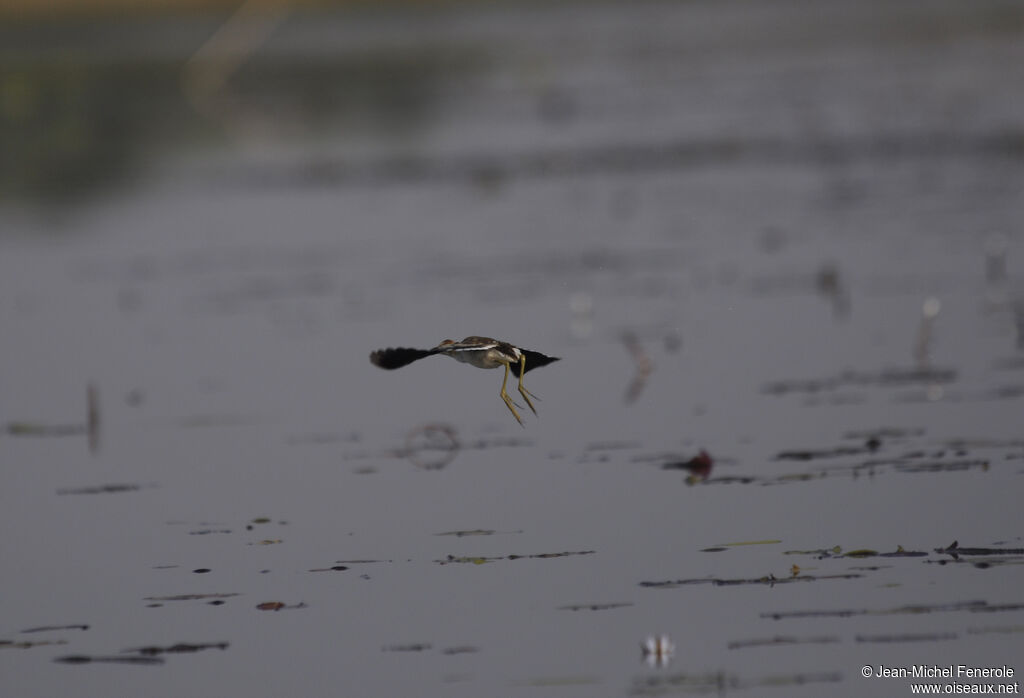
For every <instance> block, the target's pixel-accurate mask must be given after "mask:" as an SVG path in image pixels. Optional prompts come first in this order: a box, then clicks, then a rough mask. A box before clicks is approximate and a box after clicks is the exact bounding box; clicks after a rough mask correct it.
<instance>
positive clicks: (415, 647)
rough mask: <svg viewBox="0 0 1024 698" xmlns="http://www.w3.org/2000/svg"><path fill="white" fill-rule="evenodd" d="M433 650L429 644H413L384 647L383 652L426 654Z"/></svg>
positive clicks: (381, 649)
mask: <svg viewBox="0 0 1024 698" xmlns="http://www.w3.org/2000/svg"><path fill="white" fill-rule="evenodd" d="M431 648H433V645H431V644H430V643H429V642H411V643H408V644H404V645H384V646H383V647H381V648H380V651H381V652H426V651H427V650H429V649H431Z"/></svg>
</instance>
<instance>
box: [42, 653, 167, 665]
mask: <svg viewBox="0 0 1024 698" xmlns="http://www.w3.org/2000/svg"><path fill="white" fill-rule="evenodd" d="M53 661H55V662H58V663H60V664H98V663H105V664H136V665H143V666H151V665H156V664H163V663H164V658H163V657H133V656H126V655H116V654H115V655H112V656H93V655H88V654H69V655H66V656H63V657H54V658H53Z"/></svg>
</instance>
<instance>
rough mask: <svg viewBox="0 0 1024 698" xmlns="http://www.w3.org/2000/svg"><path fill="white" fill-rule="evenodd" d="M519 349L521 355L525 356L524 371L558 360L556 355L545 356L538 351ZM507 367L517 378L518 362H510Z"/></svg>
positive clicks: (527, 371)
mask: <svg viewBox="0 0 1024 698" xmlns="http://www.w3.org/2000/svg"><path fill="white" fill-rule="evenodd" d="M519 351H521V352H522V353H523V356H525V357H526V368H525V370H524V373H529V372H530V371H532V370H533V369H535V368H540V367H541V366H547V365H548V364H550V363H553V362H555V361H558V360H559V358H558V357H557V356H547V355H545V354H541V353H540V352H539V351H530V350H529V349H520V350H519ZM508 367H509V368H510V369H512V373H513V374H515V376H516V378H518V377H519V364H517V363H511V364H509V365H508Z"/></svg>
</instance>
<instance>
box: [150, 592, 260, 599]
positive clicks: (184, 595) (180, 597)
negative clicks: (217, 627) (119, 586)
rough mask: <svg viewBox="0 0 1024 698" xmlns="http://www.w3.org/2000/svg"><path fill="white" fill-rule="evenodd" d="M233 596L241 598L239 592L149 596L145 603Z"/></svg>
mask: <svg viewBox="0 0 1024 698" xmlns="http://www.w3.org/2000/svg"><path fill="white" fill-rule="evenodd" d="M232 596H241V594H240V593H238V592H228V593H223V594H175V595H173V596H147V597H145V598H144V599H143V600H144V601H204V600H207V599H229V598H231V597H232Z"/></svg>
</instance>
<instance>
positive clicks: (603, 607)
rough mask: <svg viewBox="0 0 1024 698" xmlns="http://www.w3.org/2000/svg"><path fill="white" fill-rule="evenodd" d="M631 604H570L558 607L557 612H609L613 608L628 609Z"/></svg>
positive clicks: (622, 602) (627, 602) (621, 602)
mask: <svg viewBox="0 0 1024 698" xmlns="http://www.w3.org/2000/svg"><path fill="white" fill-rule="evenodd" d="M632 605H633V604H632V603H631V602H629V601H619V602H614V601H613V602H611V603H571V604H566V605H565V606H559V607H558V609H557V610H559V611H610V610H611V609H613V608H628V607H629V606H632Z"/></svg>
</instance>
